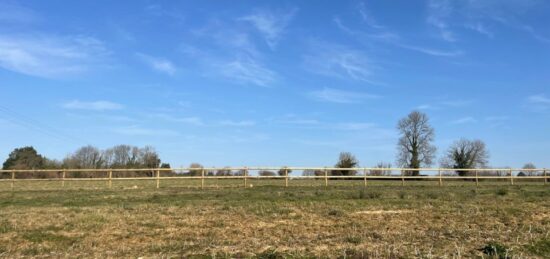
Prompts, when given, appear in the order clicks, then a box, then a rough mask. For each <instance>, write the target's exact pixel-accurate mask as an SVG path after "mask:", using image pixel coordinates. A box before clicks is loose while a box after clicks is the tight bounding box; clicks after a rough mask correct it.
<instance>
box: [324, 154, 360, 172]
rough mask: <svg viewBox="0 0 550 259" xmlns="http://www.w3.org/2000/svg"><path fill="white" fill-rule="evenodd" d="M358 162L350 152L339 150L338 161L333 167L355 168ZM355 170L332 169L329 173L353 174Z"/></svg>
mask: <svg viewBox="0 0 550 259" xmlns="http://www.w3.org/2000/svg"><path fill="white" fill-rule="evenodd" d="M358 164H359V161H358V160H357V158H355V156H354V155H353V154H352V153H350V152H341V153H340V155H339V157H338V162H337V163H336V165H335V166H334V167H336V168H355V167H357V165H358ZM355 174H357V171H355V170H332V171H331V175H345V176H349V175H355Z"/></svg>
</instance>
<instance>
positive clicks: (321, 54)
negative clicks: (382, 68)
mask: <svg viewBox="0 0 550 259" xmlns="http://www.w3.org/2000/svg"><path fill="white" fill-rule="evenodd" d="M310 45H311V46H310V49H309V53H308V54H306V55H305V56H304V57H303V62H304V67H305V68H306V69H307V70H309V71H310V72H313V73H316V74H320V75H325V76H331V77H338V78H346V79H351V80H356V81H364V82H370V83H372V80H371V77H372V74H373V70H374V69H375V67H376V66H375V65H373V64H372V61H371V59H370V58H369V57H368V56H367V54H366V53H364V52H362V51H359V50H356V49H352V48H349V47H347V46H344V45H338V44H331V43H327V42H321V41H313V42H312V43H311V44H310Z"/></svg>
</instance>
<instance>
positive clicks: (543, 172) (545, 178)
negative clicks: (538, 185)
mask: <svg viewBox="0 0 550 259" xmlns="http://www.w3.org/2000/svg"><path fill="white" fill-rule="evenodd" d="M542 174H543V175H544V184H545V185H546V182H548V176H546V168H544V170H542Z"/></svg>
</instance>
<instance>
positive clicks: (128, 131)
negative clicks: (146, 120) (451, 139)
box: [112, 125, 179, 137]
mask: <svg viewBox="0 0 550 259" xmlns="http://www.w3.org/2000/svg"><path fill="white" fill-rule="evenodd" d="M112 131H113V132H115V133H118V134H121V135H128V136H159V137H162V136H178V135H179V133H178V132H177V131H173V130H167V129H153V128H144V127H142V126H139V125H131V126H126V127H118V128H114V129H112Z"/></svg>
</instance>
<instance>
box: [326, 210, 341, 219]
mask: <svg viewBox="0 0 550 259" xmlns="http://www.w3.org/2000/svg"><path fill="white" fill-rule="evenodd" d="M328 215H329V216H334V217H341V216H343V215H344V212H342V211H341V210H337V209H331V210H330V211H329V212H328Z"/></svg>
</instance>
